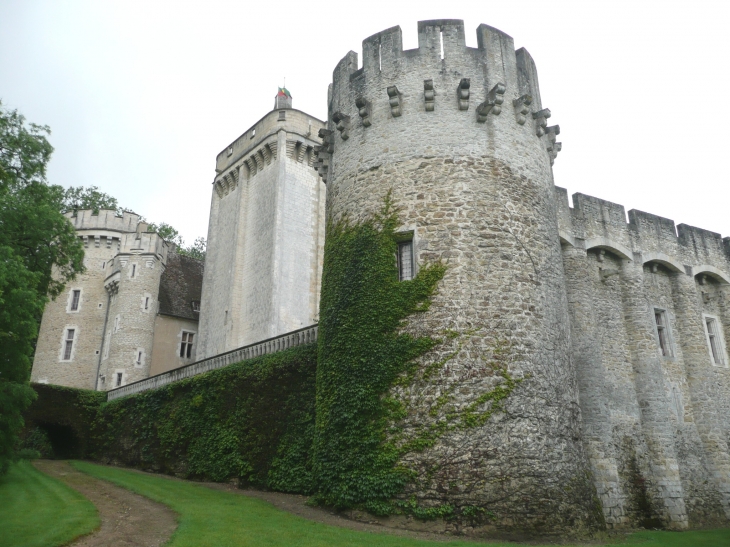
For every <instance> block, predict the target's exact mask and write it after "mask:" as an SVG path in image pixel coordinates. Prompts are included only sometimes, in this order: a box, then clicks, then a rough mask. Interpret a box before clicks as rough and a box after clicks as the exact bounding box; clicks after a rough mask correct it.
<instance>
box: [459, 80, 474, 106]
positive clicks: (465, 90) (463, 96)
mask: <svg viewBox="0 0 730 547" xmlns="http://www.w3.org/2000/svg"><path fill="white" fill-rule="evenodd" d="M470 85H471V84H470V83H469V78H462V79H461V81H460V82H459V87H457V88H456V98H457V100H458V101H459V110H469V86H470Z"/></svg>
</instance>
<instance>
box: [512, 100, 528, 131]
mask: <svg viewBox="0 0 730 547" xmlns="http://www.w3.org/2000/svg"><path fill="white" fill-rule="evenodd" d="M531 104H532V95H523V96H522V97H519V98H518V99H515V100H514V101H512V106H514V107H515V118H516V119H517V123H518V124H519V125H525V122H526V121H527V115H528V114H529V113H530V105H531Z"/></svg>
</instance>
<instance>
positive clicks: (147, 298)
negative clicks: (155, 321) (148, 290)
mask: <svg viewBox="0 0 730 547" xmlns="http://www.w3.org/2000/svg"><path fill="white" fill-rule="evenodd" d="M149 307H150V297H149V296H145V297H144V309H146V310H147V309H149Z"/></svg>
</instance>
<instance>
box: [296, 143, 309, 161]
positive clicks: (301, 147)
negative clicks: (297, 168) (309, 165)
mask: <svg viewBox="0 0 730 547" xmlns="http://www.w3.org/2000/svg"><path fill="white" fill-rule="evenodd" d="M306 153H307V145H306V144H304V142H303V141H297V162H299V163H302V160H303V159H304V154H306Z"/></svg>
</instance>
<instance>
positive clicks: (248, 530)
mask: <svg viewBox="0 0 730 547" xmlns="http://www.w3.org/2000/svg"><path fill="white" fill-rule="evenodd" d="M73 465H74V467H76V468H77V469H78V470H80V471H83V472H84V473H88V474H90V475H93V476H94V477H97V478H100V479H106V480H109V481H111V482H113V483H115V484H118V485H119V486H122V487H124V488H127V489H129V490H132V491H134V492H137V493H138V494H141V495H143V496H146V497H148V498H150V499H152V500H155V501H158V502H160V503H163V504H165V505H167V506H169V507H171V508H172V509H173V510H174V511H176V512H177V513H178V514H179V515H180V517H179V519H180V520H179V522H180V526H179V527H178V529H177V531H176V532H175V534H174V535H173V537H172V540H171V541H170V543H169V544H168V545H169V546H175V547H188V546H190V547H208V546H209V547H234V546H256V547H373V546H378V547H381V546H382V547H440V546H442V545H446V546H449V547H457V546H461V547H476V546H477V545H484V546H490V547H497V546H500V545H501V546H503V547H519V546H518V545H517V544H516V543H483V544H475V543H473V542H464V541H451V542H432V541H421V540H415V539H408V538H403V537H399V536H392V535H388V534H372V533H368V532H357V531H354V530H347V529H344V528H337V527H334V526H327V525H325V524H320V523H316V522H311V521H308V520H305V519H302V518H300V517H297V516H294V515H290V514H289V513H285V512H283V511H280V510H278V509H276V508H274V507H273V506H272V505H270V504H268V503H266V502H264V501H261V500H258V499H254V498H248V497H246V496H242V495H237V494H233V493H230V492H222V491H218V490H211V489H209V488H205V487H204V486H198V485H196V484H192V483H187V482H181V481H173V480H168V479H165V478H161V477H153V476H149V475H140V474H138V473H133V472H129V471H125V470H123V469H116V468H109V467H102V466H98V465H94V464H90V463H86V462H74V463H73ZM611 545H641V546H642V547H660V546H661V547H684V546H688V547H689V546H692V547H728V546H730V529H725V530H710V531H701V532H683V533H673V532H641V533H637V534H633V535H632V536H630V537H629V538H628V539H627V541H626V543H621V544H616V543H613V544H611ZM594 547H597V546H594Z"/></svg>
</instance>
